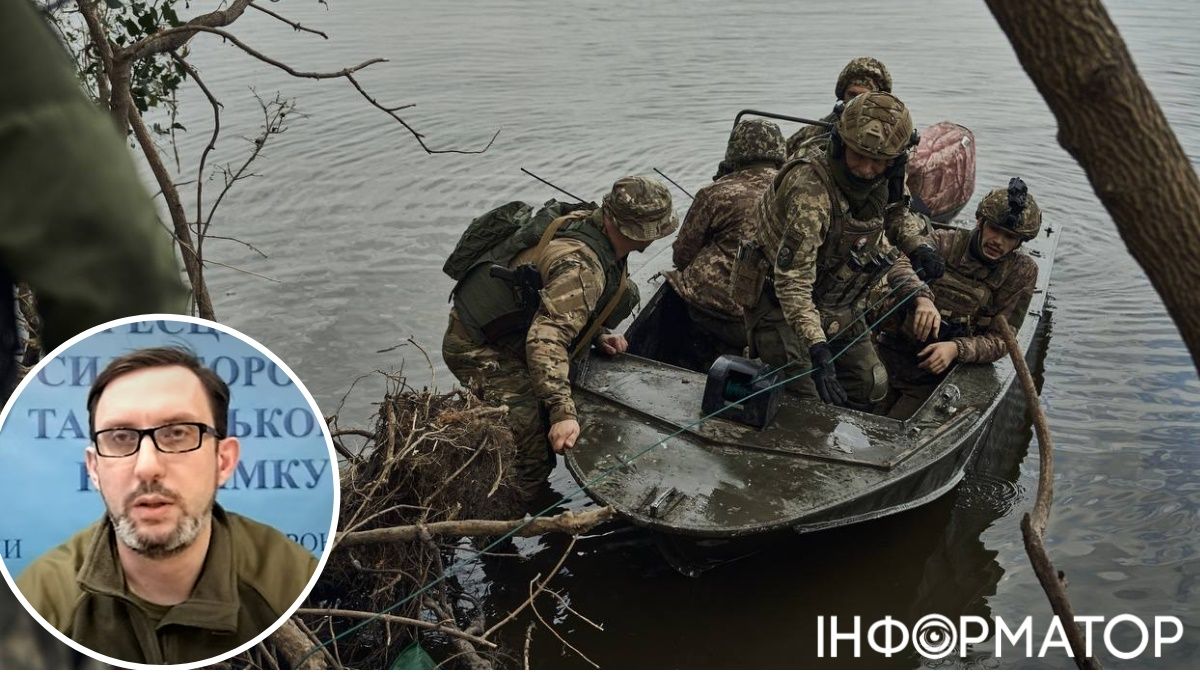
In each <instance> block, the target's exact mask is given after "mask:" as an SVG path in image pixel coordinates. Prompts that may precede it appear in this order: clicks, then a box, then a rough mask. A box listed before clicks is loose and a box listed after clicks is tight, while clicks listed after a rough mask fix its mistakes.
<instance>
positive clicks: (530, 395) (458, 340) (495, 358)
mask: <svg viewBox="0 0 1200 675" xmlns="http://www.w3.org/2000/svg"><path fill="white" fill-rule="evenodd" d="M442 359H443V360H444V361H445V362H446V366H447V367H449V368H450V372H452V373H454V376H455V377H457V378H458V381H459V382H461V383H462V384H463V386H465V387H468V388H471V389H476V388H482V390H483V397H484V399H485V400H487V401H488V402H489V403H491V404H492V405H504V406H508V416H507V417H506V418H505V421H506V423H507V424H508V428H509V429H510V430H512V434H513V442H514V444H515V445H516V450H517V452H516V461H515V464H514V466H513V468H512V475H513V476H514V477H515V479H516V481H517V486H516V487H517V489H518V491H519V492H520V494H521V497H522V499H523V500H524V501H525V502H526V503H528V502H529V501H530V500H531V499H532V498H533V496H534V495H535V494H537V490H538V488H539V487H540V486H541V485H542V484H543V483H544V482H545V481H546V479H547V478H549V476H550V472H551V471H552V470H553V468H554V458H553V456H552V455H551V453H550V445H549V443H548V442H547V440H546V432H547V430H546V427H545V425H544V424H543V423H542V412H541V402H540V401H539V400H538V397H537V394H535V393H534V385H533V378H532V377H531V376H530V373H529V369H528V368H526V366H525V360H524V358H522V357H521V356H518V355H517V354H514V353H512V352H510V351H507V350H505V349H502V348H499V347H495V346H492V345H481V344H479V343H477V342H475V341H474V340H472V339H471V337H470V334H469V333H468V332H467V329H466V327H465V326H463V325H462V323H461V322H460V321H459V320H458V317H457V316H455V314H454V312H453V311H452V312H451V313H450V325H449V326H448V327H447V328H446V335H445V337H444V338H443V339H442Z"/></svg>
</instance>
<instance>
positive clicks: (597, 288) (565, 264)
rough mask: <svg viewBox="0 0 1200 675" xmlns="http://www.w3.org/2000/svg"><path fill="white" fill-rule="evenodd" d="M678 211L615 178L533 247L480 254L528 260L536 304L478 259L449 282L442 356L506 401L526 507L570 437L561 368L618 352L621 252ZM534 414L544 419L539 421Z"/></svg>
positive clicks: (653, 186) (624, 311) (500, 262)
mask: <svg viewBox="0 0 1200 675" xmlns="http://www.w3.org/2000/svg"><path fill="white" fill-rule="evenodd" d="M678 225H679V219H678V218H677V217H676V216H675V214H674V212H673V210H672V207H671V195H670V194H669V193H668V192H667V190H666V188H665V187H663V186H662V184H661V183H659V182H657V181H655V180H653V179H651V178H646V177H642V176H630V177H626V178H622V179H620V180H618V181H617V182H616V183H615V184H614V185H613V187H612V190H611V191H610V192H609V193H608V194H607V195H605V197H604V201H603V204H602V205H601V207H600V208H598V209H595V210H592V211H575V212H572V213H570V214H568V215H565V216H562V217H561V218H558V219H556V220H554V221H553V222H551V223H550V224H549V225H548V226H544V231H542V232H541V233H540V234H539V235H538V236H539V237H540V240H539V239H535V241H538V243H537V245H535V246H531V247H527V248H524V249H522V248H520V247H519V246H517V247H516V248H515V249H514V247H513V242H514V241H520V240H519V239H517V238H515V236H514V238H510V239H509V240H505V241H503V242H501V243H499V244H497V245H496V246H495V247H493V248H492V249H491V250H489V251H487V252H486V253H484V254H483V255H482V256H481V260H485V261H486V262H494V263H496V267H499V268H501V271H502V269H503V268H507V269H509V270H514V269H517V268H519V267H521V266H525V265H529V266H532V268H534V269H536V271H537V273H538V274H540V278H541V288H540V291H538V294H537V301H536V302H537V304H536V306H535V307H526V306H524V305H521V304H520V303H519V302H518V301H517V299H516V298H517V294H516V293H515V292H514V290H515V289H514V288H513V287H512V286H511V282H509V281H506V280H505V279H504V277H502V276H497V275H496V274H494V272H495V271H496V270H495V269H494V268H493V269H490V270H489V267H492V266H491V265H488V264H480V265H477V267H476V269H475V271H473V272H471V273H470V274H468V275H467V276H465V277H463V279H462V281H460V283H459V284H458V286H456V287H455V290H454V296H453V297H454V309H452V310H451V312H450V325H449V327H448V328H447V329H446V335H445V337H444V338H443V341H442V358H443V359H444V360H445V362H446V365H447V366H448V367H449V368H450V370H451V372H453V373H454V375H455V377H457V378H458V380H459V381H460V382H461V383H462V384H463V385H464V386H472V385H482V387H483V390H484V396H485V397H486V398H488V399H489V400H491V401H492V402H493V403H495V404H498V405H506V406H508V409H509V412H508V418H507V420H508V424H509V427H510V428H511V429H512V432H513V439H514V441H515V443H516V446H517V454H518V456H517V461H516V466H515V467H514V471H515V473H516V479H517V483H518V485H517V487H518V489H519V491H520V493H521V496H522V497H523V498H524V499H525V501H526V504H527V505H528V504H529V503H530V502H531V501H532V500H533V499H534V497H535V496H536V495H537V493H538V490H539V489H540V488H541V486H542V484H543V483H544V482H545V480H546V478H547V477H548V476H549V475H550V471H551V469H552V468H553V466H554V456H553V455H551V454H549V453H548V449H549V450H552V451H553V452H555V453H559V454H561V453H563V452H565V451H566V450H568V449H570V448H571V447H573V446H574V444H575V441H576V439H578V437H579V432H580V429H579V423H578V421H577V420H576V414H575V403H574V401H572V399H571V384H570V381H569V380H568V370H569V368H570V364H571V362H572V361H574V360H577V359H578V358H581V357H582V356H584V355H585V354H586V352H587V350H588V348H589V347H590V346H591V345H592V344H593V339H594V340H595V342H594V344H596V346H598V347H599V348H600V350H601V351H602V352H603V353H606V354H616V353H619V352H623V351H625V349H626V347H627V346H628V343H627V342H626V341H625V338H624V336H621V335H616V334H610V333H606V332H602V330H603V329H604V328H605V327H613V326H616V325H617V324H619V323H620V322H621V320H622V319H624V318H625V317H626V316H628V315H629V313H630V312H631V311H632V309H633V307H634V305H635V304H636V302H637V297H638V293H637V286H636V285H635V284H634V283H633V282H631V281H630V280H629V277H628V273H627V270H626V258H627V257H628V255H629V254H630V253H631V252H633V251H644V250H645V249H646V247H647V246H649V245H650V243H651V242H653V241H654V240H655V239H659V238H661V237H665V236H667V235H669V234H671V233H672V232H674V231H675V228H676V227H677V226H678ZM543 415H544V416H545V420H547V421H548V430H547V424H545V423H544V422H543Z"/></svg>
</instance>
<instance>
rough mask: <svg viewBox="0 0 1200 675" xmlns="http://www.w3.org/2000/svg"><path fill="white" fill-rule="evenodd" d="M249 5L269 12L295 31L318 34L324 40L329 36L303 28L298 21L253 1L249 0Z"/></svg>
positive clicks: (265, 12) (264, 12) (263, 11)
mask: <svg viewBox="0 0 1200 675" xmlns="http://www.w3.org/2000/svg"><path fill="white" fill-rule="evenodd" d="M250 6H251V7H253V8H254V9H257V10H258V11H260V12H262V13H263V14H269V15H271V16H273V17H275V18H276V19H279V20H280V21H282V22H284V23H286V24H287V25H289V26H291V27H292V29H293V30H295V31H304V32H305V33H312V34H313V35H320V36H321V37H323V38H325V39H326V40H328V39H329V36H328V35H326V34H324V33H322V32H321V31H319V30H314V29H312V28H305V27H304V26H301V25H300V24H299V23H298V22H296V21H292V20H291V19H288V18H286V17H283V16H280V15H279V14H276V13H275V12H272V11H271V10H269V9H267V8H266V7H263V6H261V5H256V4H254V2H251V3H250Z"/></svg>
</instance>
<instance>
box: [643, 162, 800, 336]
mask: <svg viewBox="0 0 1200 675" xmlns="http://www.w3.org/2000/svg"><path fill="white" fill-rule="evenodd" d="M776 172H777V170H776V169H775V168H774V167H772V166H765V165H759V166H752V167H748V168H745V169H742V170H741V171H736V172H734V173H730V174H726V175H725V176H722V177H721V178H720V179H718V180H717V181H715V182H713V183H711V184H709V185H706V186H704V187H702V188H700V189H699V190H698V191H697V192H696V198H695V200H694V201H693V202H692V207H691V208H690V209H688V212H687V216H686V217H684V219H683V226H682V227H680V229H679V234H678V235H677V236H676V237H675V241H674V242H673V244H672V247H673V262H674V263H675V270H672V271H670V272H667V273H666V277H667V280H668V281H669V282H670V284H671V286H672V287H674V288H675V292H676V293H678V294H679V297H681V298H683V300H684V301H685V302H686V303H688V305H696V306H700V307H703V308H705V309H707V310H709V311H711V312H715V313H717V314H721V315H724V316H727V317H731V320H733V321H740V317H741V314H742V311H741V308H739V307H738V306H737V305H736V304H734V302H733V298H731V297H730V295H729V291H730V288H729V279H730V270H732V268H733V261H734V259H735V258H736V257H737V250H738V244H739V243H740V242H741V241H742V240H743V239H749V238H750V237H751V235H752V234H753V232H754V226H755V219H754V211H755V207H756V205H757V202H758V198H759V196H760V195H762V193H763V192H764V191H765V190H766V189H767V188H768V187H769V186H770V185H771V181H772V180H774V178H775V174H776ZM744 341H745V340H744V339H743V340H742V342H744Z"/></svg>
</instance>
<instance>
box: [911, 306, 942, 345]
mask: <svg viewBox="0 0 1200 675" xmlns="http://www.w3.org/2000/svg"><path fill="white" fill-rule="evenodd" d="M916 302H917V309H916V311H914V312H913V335H914V336H915V337H916V338H917V339H918V340H920V341H921V342H924V341H926V340H928V339H930V338H935V337H937V334H938V329H940V328H941V326H942V314H941V312H939V311H938V310H937V307H936V306H934V304H933V301H932V300H930V299H929V298H923V297H918V298H917V300H916Z"/></svg>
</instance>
